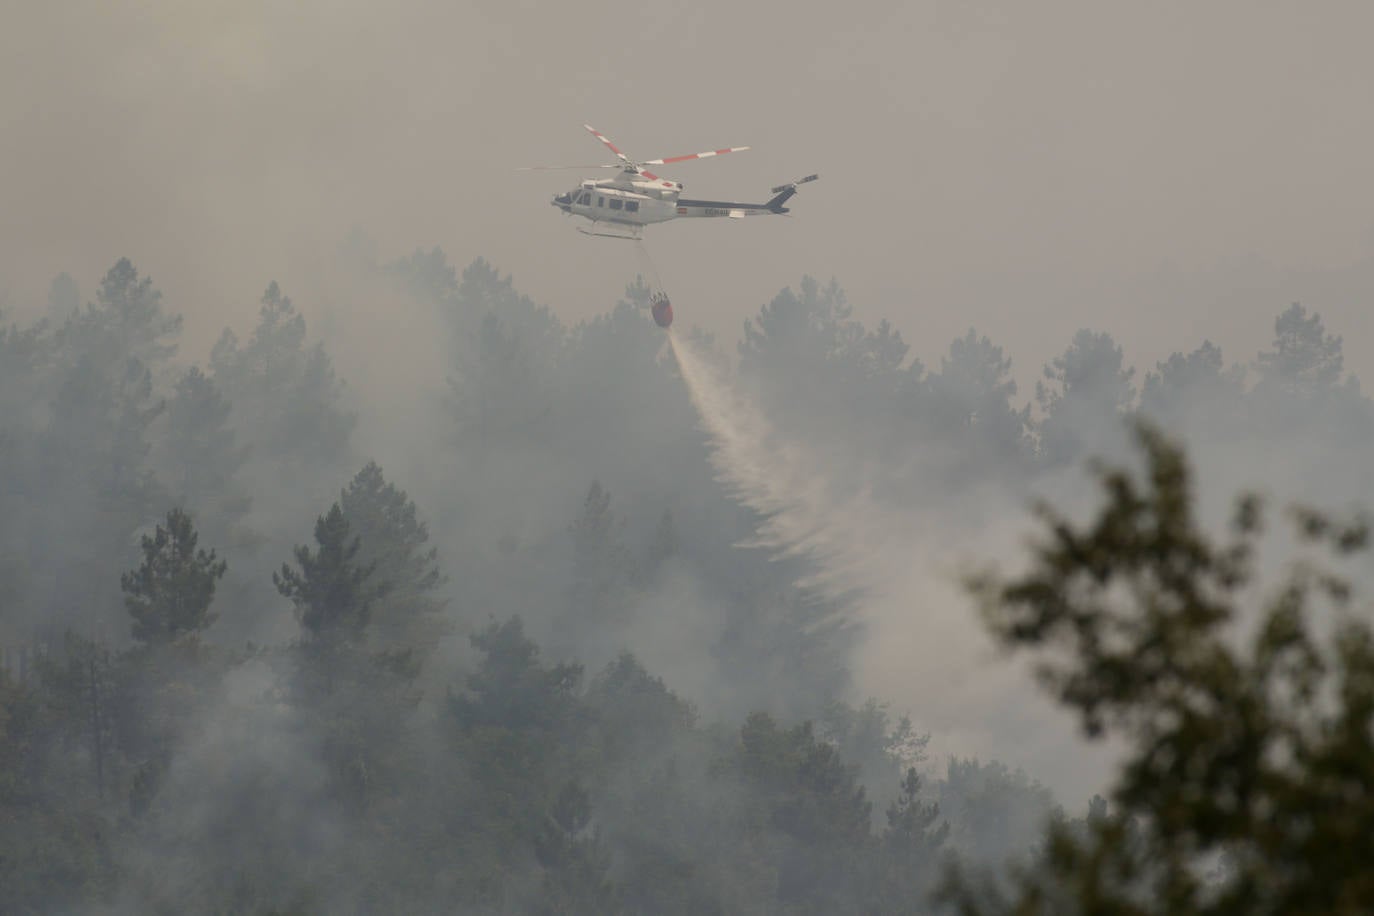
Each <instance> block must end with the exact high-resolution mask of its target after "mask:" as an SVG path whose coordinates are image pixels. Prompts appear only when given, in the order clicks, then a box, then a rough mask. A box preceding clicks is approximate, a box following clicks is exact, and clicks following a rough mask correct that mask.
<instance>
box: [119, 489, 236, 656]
mask: <svg viewBox="0 0 1374 916" xmlns="http://www.w3.org/2000/svg"><path fill="white" fill-rule="evenodd" d="M198 540H199V535H197V534H196V530H195V527H194V526H193V525H192V523H191V516H189V515H187V514H186V513H185V512H184V511H183V510H181V509H173V510H171V511H170V512H168V513H167V519H166V522H165V524H159V525H158V526H157V529H156V531H155V532H154V533H153V535H152V536H151V537H149V536H148V535H146V534H145V535H144V536H143V540H142V547H143V563H142V564H141V565H140V566H139V567H138V569H135V570H132V571H130V572H127V573H124V574H123V575H122V576H120V579H119V584H120V587H121V588H122V589H123V590H124V607H125V609H126V610H127V611H128V612H129V616H130V617H132V618H133V619H134V624H133V637H134V639H136V640H138V641H139V642H142V643H145V644H148V645H160V644H166V643H171V642H175V641H177V640H179V639H182V638H185V637H191V638H194V637H196V636H198V635H199V634H200V633H201V632H202V631H203V630H205V629H206V628H207V627H209V626H210V624H212V623H214V621H215V617H216V615H215V614H214V613H213V612H211V610H210V604H211V602H213V601H214V599H215V583H216V582H218V581H219V580H220V578H221V577H223V576H224V571H225V570H226V569H228V566H229V564H228V563H227V562H225V561H224V560H218V559H216V557H215V552H214V551H213V550H211V551H210V552H209V553H206V552H205V551H204V550H197V549H196V543H197V541H198Z"/></svg>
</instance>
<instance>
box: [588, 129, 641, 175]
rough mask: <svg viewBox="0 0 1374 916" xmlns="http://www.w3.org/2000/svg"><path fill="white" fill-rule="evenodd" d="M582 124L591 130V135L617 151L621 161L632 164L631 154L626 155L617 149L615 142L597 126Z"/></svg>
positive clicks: (611, 149)
mask: <svg viewBox="0 0 1374 916" xmlns="http://www.w3.org/2000/svg"><path fill="white" fill-rule="evenodd" d="M582 126H583V127H585V128H587V130H588V131H590V132H591V135H592V136H593V137H595V138H596V139H598V140H600V141H601V142H602V143H604V144H606V147H607V148H608V149H610V151H611V152H613V153H615V154H616V155H617V156H618V157H620V161H621V162H624V163H625V164H627V165H629V164H631V163H630V157H629V156H626V155H625V154H624V153H622V152H621V151H620V150H618V149H616V148H615V144H614V143H612V142H611V141H610V140H607V139H606V135H605V134H603V133H602V132H601V131H599V130H597V129H596V128H595V127H592V126H591V125H590V124H583V125H582Z"/></svg>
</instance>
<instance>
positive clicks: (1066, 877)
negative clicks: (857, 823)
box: [951, 427, 1374, 914]
mask: <svg viewBox="0 0 1374 916" xmlns="http://www.w3.org/2000/svg"><path fill="white" fill-rule="evenodd" d="M1139 439H1140V443H1141V446H1142V449H1143V450H1144V452H1145V457H1146V469H1145V472H1144V474H1143V475H1141V476H1136V475H1133V474H1131V473H1130V472H1127V471H1124V470H1115V469H1101V470H1099V479H1100V482H1101V487H1102V492H1103V497H1104V503H1103V505H1102V507H1101V509H1100V511H1099V512H1098V514H1097V516H1096V518H1094V519H1092V520H1090V521H1089V522H1087V523H1086V524H1081V525H1080V524H1077V523H1075V522H1072V521H1070V520H1069V519H1066V518H1064V517H1062V516H1060V515H1058V514H1057V513H1055V512H1053V511H1052V510H1051V509H1049V508H1042V509H1041V514H1042V517H1043V519H1044V522H1045V528H1046V532H1045V535H1044V536H1043V537H1042V538H1041V540H1040V541H1039V542H1038V543H1037V544H1036V545H1035V546H1034V548H1033V553H1032V563H1031V568H1030V569H1029V571H1027V572H1026V573H1025V574H1024V575H1022V576H1018V577H1016V578H1013V579H1009V580H1008V579H1002V578H999V577H997V576H995V575H989V576H986V577H983V578H982V579H981V580H979V581H978V582H977V583H976V587H977V589H978V591H979V593H980V594H981V595H982V598H983V600H984V607H985V612H986V615H987V619H988V622H989V625H990V626H991V628H992V631H993V633H994V634H995V635H996V637H997V638H998V639H999V640H1000V641H1001V642H1002V643H1003V644H1004V645H1005V646H1006V647H1007V648H1009V649H1024V650H1030V651H1034V652H1035V653H1036V654H1037V656H1038V658H1039V661H1038V664H1037V670H1038V672H1039V676H1040V678H1041V680H1042V682H1043V683H1044V684H1045V686H1046V688H1047V689H1048V690H1049V691H1050V692H1051V693H1052V694H1053V695H1054V696H1055V697H1056V698H1057V699H1058V700H1059V701H1060V702H1061V703H1062V704H1064V705H1065V706H1067V707H1069V708H1070V709H1072V710H1074V711H1075V712H1076V713H1077V714H1078V716H1079V717H1080V719H1081V722H1082V725H1083V728H1084V730H1085V732H1086V733H1087V734H1088V735H1089V736H1101V735H1104V734H1111V735H1113V736H1115V737H1116V738H1117V740H1118V741H1120V742H1121V743H1122V744H1124V745H1125V747H1126V759H1125V763H1124V766H1123V768H1122V770H1121V772H1120V774H1119V776H1118V779H1117V782H1116V784H1115V786H1114V788H1113V790H1112V793H1111V802H1112V810H1111V812H1110V813H1107V814H1101V816H1097V817H1094V818H1091V819H1090V820H1089V822H1088V824H1087V827H1086V829H1085V830H1078V831H1075V830H1073V829H1070V828H1068V827H1067V826H1060V827H1057V828H1055V829H1054V830H1053V831H1052V833H1051V835H1050V839H1049V844H1048V848H1047V850H1046V853H1045V856H1044V859H1043V861H1042V862H1041V863H1039V864H1038V865H1037V866H1036V867H1034V868H1033V869H1027V870H1025V871H1022V872H1021V873H1020V874H1019V876H1018V878H1017V881H1016V886H1015V888H1014V891H1013V893H1012V894H1011V895H1010V896H1009V897H1003V898H998V896H997V895H988V894H985V893H979V892H977V890H976V888H975V885H973V884H970V883H969V882H967V881H966V880H965V881H959V880H957V879H956V881H955V883H954V885H953V892H952V894H951V897H952V898H953V899H954V900H955V901H956V902H957V903H959V905H960V908H961V910H962V911H963V912H965V913H1011V912H1016V913H1039V912H1051V911H1052V912H1056V913H1067V912H1083V913H1088V912H1092V913H1106V912H1112V913H1132V914H1146V913H1172V914H1193V913H1197V914H1203V913H1205V914H1231V913H1236V914H1240V913H1245V914H1265V913H1296V912H1304V913H1318V912H1320V913H1363V912H1369V911H1370V910H1371V909H1374V873H1371V871H1370V869H1369V867H1368V863H1369V862H1370V861H1374V630H1372V629H1371V626H1370V624H1369V622H1368V620H1367V619H1365V618H1364V617H1362V616H1359V615H1357V614H1354V613H1351V612H1350V610H1349V604H1350V601H1351V600H1352V595H1353V592H1352V586H1351V585H1350V583H1349V582H1347V581H1345V580H1344V579H1343V578H1342V577H1341V576H1339V575H1337V574H1336V573H1335V572H1334V571H1333V569H1334V567H1333V566H1332V565H1331V564H1330V563H1324V562H1321V561H1320V560H1318V559H1316V558H1315V557H1308V558H1307V559H1306V560H1304V561H1301V562H1299V563H1298V564H1296V567H1295V569H1294V572H1293V573H1292V574H1291V576H1289V577H1288V578H1287V581H1285V582H1283V583H1281V585H1280V587H1279V588H1278V589H1277V591H1276V592H1275V593H1273V597H1272V598H1271V599H1270V600H1268V601H1267V602H1265V604H1264V605H1263V606H1262V607H1260V608H1258V609H1256V608H1252V607H1250V606H1249V603H1250V601H1251V600H1253V599H1252V596H1253V595H1254V594H1255V591H1256V589H1255V586H1256V584H1257V582H1256V580H1257V572H1256V569H1255V565H1254V556H1255V551H1256V543H1257V539H1258V537H1259V534H1260V531H1261V528H1262V518H1263V513H1262V506H1261V503H1260V502H1259V500H1258V499H1256V498H1254V497H1244V498H1242V499H1241V500H1239V502H1238V503H1237V507H1236V513H1235V518H1234V524H1233V528H1232V531H1231V535H1230V537H1229V538H1228V539H1226V540H1224V541H1220V542H1218V541H1217V540H1214V538H1213V537H1211V536H1209V535H1208V534H1207V533H1205V531H1204V530H1203V528H1202V526H1201V525H1200V524H1199V522H1198V520H1197V519H1196V517H1195V515H1194V494H1193V492H1192V477H1191V473H1190V471H1189V468H1188V464H1187V462H1186V460H1185V458H1184V455H1183V452H1182V450H1181V449H1180V448H1179V447H1177V446H1176V445H1174V444H1173V443H1171V442H1169V441H1168V440H1167V439H1165V438H1164V437H1163V436H1161V435H1160V434H1159V433H1158V432H1156V431H1154V430H1153V429H1151V428H1149V427H1141V428H1140V430H1139ZM1294 517H1295V520H1296V522H1297V532H1298V534H1299V535H1300V537H1302V538H1303V539H1305V540H1307V541H1309V542H1311V543H1312V544H1313V546H1314V548H1319V547H1325V548H1326V549H1328V550H1330V551H1331V553H1332V554H1333V555H1334V556H1337V557H1338V556H1341V555H1345V554H1349V553H1352V552H1355V551H1359V550H1362V549H1364V547H1365V546H1366V543H1367V541H1368V534H1369V530H1368V528H1367V526H1366V525H1365V524H1364V523H1363V522H1359V521H1357V522H1354V523H1350V524H1337V523H1333V522H1332V521H1330V520H1329V519H1328V518H1326V517H1324V516H1322V515H1319V514H1316V513H1314V512H1311V511H1308V510H1298V511H1296V512H1295V516H1294ZM1323 605H1325V606H1326V607H1325V608H1324V609H1323V607H1322V606H1323ZM1323 612H1324V613H1325V614H1326V615H1328V616H1329V618H1330V625H1329V626H1327V627H1323V628H1322V629H1323V630H1326V631H1327V633H1328V635H1327V637H1326V638H1325V639H1323V638H1320V637H1318V636H1317V635H1316V634H1315V633H1314V630H1315V629H1316V628H1315V627H1314V616H1315V615H1316V614H1318V613H1323ZM1247 618H1248V620H1249V622H1251V623H1252V626H1251V627H1247V630H1248V631H1249V632H1250V633H1251V635H1250V636H1248V637H1247V638H1246V639H1245V640H1243V641H1242V640H1239V639H1237V638H1236V636H1235V632H1234V630H1235V627H1236V624H1237V623H1239V622H1240V621H1241V620H1243V619H1247ZM1218 862H1220V863H1221V864H1222V866H1223V867H1222V868H1220V869H1219V870H1218V869H1215V868H1214V866H1215V865H1216V863H1218Z"/></svg>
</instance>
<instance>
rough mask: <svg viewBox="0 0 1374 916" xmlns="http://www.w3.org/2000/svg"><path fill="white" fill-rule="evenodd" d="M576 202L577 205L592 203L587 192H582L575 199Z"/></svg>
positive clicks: (590, 196)
mask: <svg viewBox="0 0 1374 916" xmlns="http://www.w3.org/2000/svg"><path fill="white" fill-rule="evenodd" d="M577 202H578V203H579V204H590V203H591V202H592V195H591V193H590V192H588V191H583V192H582V196H581V197H579V198H578V199H577Z"/></svg>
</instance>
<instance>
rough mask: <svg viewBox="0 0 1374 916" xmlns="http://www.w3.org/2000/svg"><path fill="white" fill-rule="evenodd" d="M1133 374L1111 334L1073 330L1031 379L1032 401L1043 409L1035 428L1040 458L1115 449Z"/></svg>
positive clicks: (1058, 460)
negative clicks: (1038, 378) (1036, 378)
mask: <svg viewBox="0 0 1374 916" xmlns="http://www.w3.org/2000/svg"><path fill="white" fill-rule="evenodd" d="M1133 375H1135V370H1134V369H1132V368H1129V367H1127V366H1126V365H1125V363H1124V360H1123V356H1122V352H1121V347H1120V346H1118V345H1117V343H1116V341H1115V340H1113V339H1112V337H1111V335H1110V334H1106V333H1095V332H1093V331H1089V330H1087V329H1086V328H1084V329H1082V330H1080V331H1079V332H1078V333H1077V334H1075V335H1074V337H1073V342H1072V343H1070V344H1069V347H1068V349H1066V350H1065V351H1064V353H1063V354H1062V355H1060V356H1056V357H1055V358H1054V359H1053V360H1051V361H1050V364H1049V365H1048V366H1046V367H1045V369H1044V380H1043V381H1040V382H1036V384H1035V400H1036V402H1037V403H1038V404H1039V405H1040V409H1041V410H1042V411H1043V412H1044V418H1043V419H1042V420H1041V422H1040V430H1039V432H1040V450H1041V453H1042V454H1043V455H1044V456H1045V458H1046V459H1047V460H1049V461H1050V462H1051V463H1055V464H1064V463H1068V462H1072V461H1079V460H1083V459H1084V458H1086V457H1087V456H1088V455H1091V454H1097V453H1099V452H1102V451H1103V450H1108V451H1115V450H1116V449H1115V448H1114V447H1113V446H1114V445H1115V443H1116V442H1117V441H1118V440H1119V439H1121V438H1122V431H1123V429H1124V427H1123V425H1122V418H1123V417H1124V416H1125V415H1126V413H1127V411H1129V410H1130V409H1131V406H1132V405H1133V403H1134V401H1135V386H1134V385H1132V384H1131V377H1132V376H1133Z"/></svg>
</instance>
